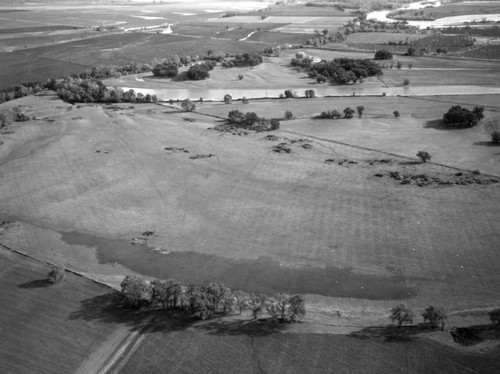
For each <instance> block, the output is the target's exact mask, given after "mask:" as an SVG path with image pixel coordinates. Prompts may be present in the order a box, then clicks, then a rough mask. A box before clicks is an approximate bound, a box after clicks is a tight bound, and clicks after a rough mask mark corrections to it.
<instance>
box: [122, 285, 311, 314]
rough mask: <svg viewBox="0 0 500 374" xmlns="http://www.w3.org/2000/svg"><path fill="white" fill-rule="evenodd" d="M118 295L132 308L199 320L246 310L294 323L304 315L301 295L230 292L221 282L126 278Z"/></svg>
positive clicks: (304, 310) (304, 308)
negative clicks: (182, 314) (180, 313)
mask: <svg viewBox="0 0 500 374" xmlns="http://www.w3.org/2000/svg"><path fill="white" fill-rule="evenodd" d="M121 294H122V295H123V296H124V297H125V300H126V302H127V303H128V305H130V306H132V307H134V308H144V307H147V308H150V309H153V310H154V309H163V310H181V311H184V312H186V313H189V314H190V315H191V316H193V317H195V318H198V319H201V320H206V319H209V318H212V317H213V316H215V315H220V316H226V315H231V314H242V313H243V312H244V311H250V312H251V315H252V317H253V318H254V319H257V318H259V317H260V316H261V315H263V314H264V313H267V315H268V316H269V317H270V318H272V319H273V320H275V321H278V322H297V321H298V320H299V319H300V318H302V317H303V316H305V314H306V305H305V300H304V297H303V296H301V295H294V296H290V295H286V294H277V295H274V296H272V297H269V296H266V295H262V294H260V295H253V294H248V293H246V292H243V291H239V290H238V291H232V290H231V289H230V288H228V287H226V286H225V285H224V284H223V283H221V282H211V283H208V284H207V285H204V286H200V285H194V284H192V285H183V284H181V283H180V282H178V281H176V280H173V279H169V280H159V279H154V280H152V281H150V280H148V279H146V278H145V277H142V276H130V275H129V276H126V277H125V279H124V280H123V281H122V283H121Z"/></svg>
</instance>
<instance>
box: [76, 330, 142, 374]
mask: <svg viewBox="0 0 500 374" xmlns="http://www.w3.org/2000/svg"><path fill="white" fill-rule="evenodd" d="M146 326H147V323H146V324H145V325H144V327H143V328H141V329H138V330H130V329H129V328H128V327H126V326H120V327H119V328H118V329H117V330H116V331H115V333H114V334H112V335H111V336H110V337H109V339H107V340H106V341H105V342H104V343H102V344H101V345H100V346H99V348H97V349H96V350H95V351H94V353H92V355H90V356H89V357H88V358H87V360H85V361H84V362H83V363H82V364H81V365H80V367H79V368H78V370H77V371H76V374H88V373H99V374H105V373H117V372H119V369H120V368H121V367H122V366H123V365H124V364H125V363H126V361H127V359H128V358H129V357H130V356H131V355H132V354H133V353H134V352H135V350H136V349H137V347H139V345H140V344H141V342H142V341H143V340H144V338H145V335H144V334H143V332H144V330H145V329H146Z"/></svg>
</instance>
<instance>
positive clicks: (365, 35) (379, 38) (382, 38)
mask: <svg viewBox="0 0 500 374" xmlns="http://www.w3.org/2000/svg"><path fill="white" fill-rule="evenodd" d="M423 37H425V35H422V34H404V33H395V32H360V33H355V34H350V35H349V37H348V38H347V42H348V43H355V44H358V43H363V44H385V43H389V42H396V43H397V42H399V41H402V42H405V41H408V42H411V41H413V40H417V39H420V38H423Z"/></svg>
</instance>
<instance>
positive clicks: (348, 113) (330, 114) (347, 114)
mask: <svg viewBox="0 0 500 374" xmlns="http://www.w3.org/2000/svg"><path fill="white" fill-rule="evenodd" d="M363 110H364V108H363V109H362V110H361V113H363ZM343 113H344V115H342V113H340V112H339V111H338V110H336V109H334V110H327V111H325V112H321V114H320V115H318V116H316V117H314V118H315V119H339V118H346V119H351V118H353V117H354V113H356V112H355V110H354V109H352V108H350V107H347V108H345V109H344V111H343ZM358 114H359V109H358ZM360 116H361V115H360Z"/></svg>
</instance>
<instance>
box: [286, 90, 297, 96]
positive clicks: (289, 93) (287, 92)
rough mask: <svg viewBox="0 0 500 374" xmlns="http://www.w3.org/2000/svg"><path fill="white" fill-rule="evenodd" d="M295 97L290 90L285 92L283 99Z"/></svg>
mask: <svg viewBox="0 0 500 374" xmlns="http://www.w3.org/2000/svg"><path fill="white" fill-rule="evenodd" d="M294 96H295V95H294V94H293V92H292V91H290V90H285V97H286V98H291V97H294Z"/></svg>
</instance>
